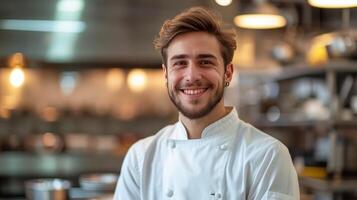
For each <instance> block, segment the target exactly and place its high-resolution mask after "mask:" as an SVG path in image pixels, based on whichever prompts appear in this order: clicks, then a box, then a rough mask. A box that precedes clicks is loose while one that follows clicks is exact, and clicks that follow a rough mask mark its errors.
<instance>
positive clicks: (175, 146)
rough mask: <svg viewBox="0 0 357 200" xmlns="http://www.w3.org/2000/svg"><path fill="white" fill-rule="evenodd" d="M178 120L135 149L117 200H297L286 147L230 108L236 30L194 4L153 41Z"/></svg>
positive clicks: (125, 166) (127, 160)
mask: <svg viewBox="0 0 357 200" xmlns="http://www.w3.org/2000/svg"><path fill="white" fill-rule="evenodd" d="M155 46H156V48H157V49H160V50H161V54H162V58H163V63H164V64H163V65H162V68H163V71H164V75H165V79H166V86H167V91H168V94H169V97H170V99H171V101H172V102H173V103H174V105H175V106H176V107H177V109H178V111H179V121H178V122H177V123H176V124H174V125H170V126H167V127H165V128H163V129H162V130H161V131H159V132H158V133H157V134H156V135H154V136H151V137H148V138H146V139H143V140H141V141H139V142H137V143H136V144H134V145H133V146H132V147H131V149H130V150H129V152H128V154H127V155H126V157H125V160H124V162H123V166H122V170H121V174H120V178H119V181H118V185H117V189H116V192H115V195H114V199H115V200H139V199H140V200H160V199H176V200H201V199H202V200H209V199H212V200H213V199H217V200H219V199H232V200H243V199H252V200H253V199H254V200H262V199H269V200H274V199H276V200H298V199H299V187H298V181H297V175H296V172H295V169H294V167H293V165H292V162H291V158H290V155H289V152H288V150H287V148H286V147H285V146H284V145H283V144H282V143H280V142H279V141H277V140H276V139H274V138H272V137H270V136H268V135H267V134H265V133H263V132H261V131H259V130H257V129H255V128H254V127H252V126H251V125H249V124H247V123H244V122H243V121H241V120H240V119H239V118H238V114H237V111H236V110H235V109H234V108H231V107H225V106H224V101H223V93H224V88H225V87H227V86H228V85H229V82H230V81H231V79H232V74H233V65H232V63H231V61H232V57H233V53H234V50H235V49H236V42H235V34H234V31H233V30H226V29H224V28H223V27H222V24H221V21H219V19H218V18H217V16H216V15H214V14H213V13H212V12H211V11H208V10H206V9H204V8H200V7H195V8H191V9H189V10H186V11H184V12H182V13H181V14H179V15H177V16H176V17H175V18H173V19H171V20H167V21H166V22H165V23H164V25H163V27H162V29H161V31H160V34H159V37H158V38H157V39H156V40H155Z"/></svg>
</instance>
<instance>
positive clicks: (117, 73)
mask: <svg viewBox="0 0 357 200" xmlns="http://www.w3.org/2000/svg"><path fill="white" fill-rule="evenodd" d="M123 81H124V72H123V71H122V70H120V69H111V70H109V72H108V74H107V80H106V82H107V86H108V88H109V89H110V90H112V91H116V90H119V89H120V88H121V86H122V85H123Z"/></svg>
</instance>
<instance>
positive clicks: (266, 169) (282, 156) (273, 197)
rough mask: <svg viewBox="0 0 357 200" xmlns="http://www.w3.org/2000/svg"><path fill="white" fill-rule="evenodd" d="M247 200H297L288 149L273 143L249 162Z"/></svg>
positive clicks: (295, 182)
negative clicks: (250, 171) (249, 179)
mask: <svg viewBox="0 0 357 200" xmlns="http://www.w3.org/2000/svg"><path fill="white" fill-rule="evenodd" d="M250 167H251V169H252V173H251V175H252V177H251V178H252V179H251V185H250V187H249V194H248V199H249V200H268V199H269V200H299V199H300V193H299V184H298V178H297V174H296V170H295V168H294V166H293V164H292V161H291V157H290V154H289V151H288V149H287V148H286V147H285V146H284V145H283V144H281V143H280V142H274V143H273V144H271V145H270V147H269V148H268V149H267V150H266V151H265V152H264V153H262V154H261V155H257V156H256V157H255V158H254V159H253V160H252V162H251V166H250Z"/></svg>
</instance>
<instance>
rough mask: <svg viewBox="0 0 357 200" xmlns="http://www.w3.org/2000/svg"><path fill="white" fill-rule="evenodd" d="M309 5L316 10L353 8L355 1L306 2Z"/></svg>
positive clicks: (312, 0)
mask: <svg viewBox="0 0 357 200" xmlns="http://www.w3.org/2000/svg"><path fill="white" fill-rule="evenodd" d="M308 2H309V4H310V5H311V6H314V7H318V8H353V7H357V0H308Z"/></svg>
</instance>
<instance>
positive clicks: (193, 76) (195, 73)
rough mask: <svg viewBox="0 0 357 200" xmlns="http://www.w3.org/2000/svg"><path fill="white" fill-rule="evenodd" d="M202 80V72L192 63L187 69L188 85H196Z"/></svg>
mask: <svg viewBox="0 0 357 200" xmlns="http://www.w3.org/2000/svg"><path fill="white" fill-rule="evenodd" d="M201 78H202V76H201V70H200V68H199V66H197V65H196V64H195V63H194V62H190V63H189V66H188V67H187V68H186V74H185V81H186V82H188V83H194V82H196V81H198V80H200V79H201Z"/></svg>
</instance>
